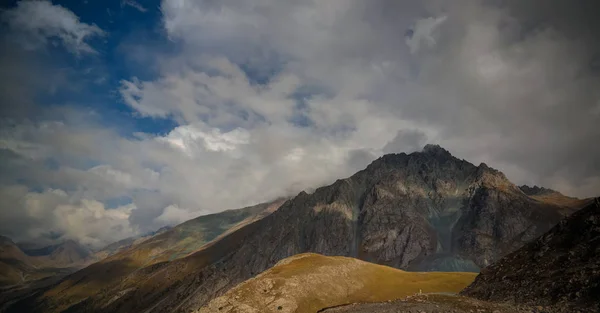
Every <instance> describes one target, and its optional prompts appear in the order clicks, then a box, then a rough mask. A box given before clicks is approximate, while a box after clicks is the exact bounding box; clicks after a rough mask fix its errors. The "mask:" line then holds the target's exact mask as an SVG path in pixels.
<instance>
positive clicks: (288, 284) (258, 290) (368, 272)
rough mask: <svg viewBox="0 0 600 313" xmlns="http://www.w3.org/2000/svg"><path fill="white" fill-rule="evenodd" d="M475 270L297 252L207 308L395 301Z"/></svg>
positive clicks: (469, 276)
mask: <svg viewBox="0 0 600 313" xmlns="http://www.w3.org/2000/svg"><path fill="white" fill-rule="evenodd" d="M475 276H476V274H475V273H458V272H453V273H442V272H427V273H419V272H405V271H401V270H398V269H394V268H391V267H387V266H382V265H377V264H373V263H368V262H364V261H360V260H357V259H353V258H347V257H327V256H322V255H319V254H312V253H306V254H300V255H297V256H294V257H290V258H288V259H284V260H282V261H281V262H279V263H278V264H277V265H275V266H274V267H273V268H271V269H269V270H268V271H266V272H264V273H262V274H260V275H258V276H257V277H255V278H252V279H250V280H248V281H246V282H244V283H242V284H240V285H238V286H236V287H235V288H233V289H231V290H230V291H228V292H227V293H226V294H225V295H223V296H222V297H219V298H217V299H214V300H213V301H211V302H210V303H209V304H208V305H207V306H206V307H204V308H202V309H201V310H200V312H201V313H208V312H229V313H234V312H257V313H258V312H298V313H302V312H316V311H318V310H320V309H323V308H326V307H331V306H335V305H341V304H345V303H355V302H378V301H386V300H393V299H398V298H401V297H405V296H408V295H412V294H415V293H418V292H420V291H422V292H423V293H431V292H452V293H456V292H458V291H460V290H462V289H463V288H464V287H466V286H467V285H468V284H470V283H471V282H472V281H473V280H474V279H475Z"/></svg>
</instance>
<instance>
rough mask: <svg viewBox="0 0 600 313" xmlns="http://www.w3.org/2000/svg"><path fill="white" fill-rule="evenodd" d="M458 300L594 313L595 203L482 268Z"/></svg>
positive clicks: (598, 303)
mask: <svg viewBox="0 0 600 313" xmlns="http://www.w3.org/2000/svg"><path fill="white" fill-rule="evenodd" d="M463 294H465V295H467V296H472V297H476V298H480V299H488V300H501V301H507V300H510V301H515V302H519V303H535V304H541V305H556V306H557V307H564V308H565V310H567V309H566V308H568V307H571V306H573V307H576V308H577V309H581V310H584V311H586V312H600V300H598V295H600V198H597V199H596V201H595V202H594V203H592V204H589V205H588V206H587V207H585V208H583V209H581V210H580V211H578V212H576V213H574V214H573V215H571V216H569V217H568V218H566V219H564V220H562V221H561V222H560V223H559V224H558V225H557V226H555V227H554V228H552V229H551V230H550V231H549V232H547V233H546V234H544V235H543V236H542V237H540V238H539V239H537V240H536V241H534V242H531V243H529V244H528V245H526V246H524V247H522V248H521V249H519V250H517V251H515V252H514V253H511V254H509V255H507V256H506V257H504V258H502V259H501V260H499V261H498V262H497V263H495V264H494V265H491V266H489V267H487V268H486V269H485V270H484V271H482V273H481V274H480V275H479V276H478V277H477V279H476V280H475V282H474V283H473V284H472V285H470V286H469V287H468V288H466V289H465V290H464V291H463ZM573 311H575V309H572V310H571V309H569V312H573Z"/></svg>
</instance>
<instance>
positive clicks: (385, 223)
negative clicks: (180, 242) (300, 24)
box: [15, 146, 566, 312]
mask: <svg viewBox="0 0 600 313" xmlns="http://www.w3.org/2000/svg"><path fill="white" fill-rule="evenodd" d="M565 214H566V213H565V211H564V210H563V208H561V207H560V206H557V205H554V204H552V203H550V202H541V201H538V200H536V199H533V198H531V197H529V196H527V195H526V194H525V193H524V192H523V191H522V190H521V189H519V188H518V187H517V186H516V185H514V184H512V183H511V182H510V181H509V180H508V179H507V178H506V176H505V175H504V174H502V173H501V172H500V171H497V170H495V169H493V168H490V167H488V166H487V165H486V164H483V163H482V164H480V165H479V166H475V165H473V164H471V163H469V162H467V161H465V160H459V159H457V158H455V157H453V156H452V155H451V154H450V153H449V152H448V151H447V150H445V149H443V148H441V147H439V146H437V147H436V146H426V148H425V149H424V150H423V151H421V152H414V153H411V154H405V153H401V154H393V155H385V156H382V157H380V158H378V159H377V160H375V161H373V162H372V163H371V164H369V166H367V167H366V168H365V169H363V170H361V171H359V172H357V173H356V174H354V175H352V176H350V177H348V178H345V179H339V180H337V181H335V182H334V183H333V184H331V185H329V186H323V187H320V188H317V189H316V190H315V191H314V192H313V193H311V194H308V193H306V192H300V193H299V194H298V195H297V196H296V197H294V198H292V199H290V200H287V201H286V202H285V203H283V204H282V205H281V206H280V207H279V208H278V209H277V210H276V211H274V212H272V213H271V214H269V215H267V216H265V217H264V218H261V219H259V220H257V221H254V222H252V223H249V224H247V225H244V226H243V227H240V228H239V229H237V230H235V231H233V232H230V233H228V234H225V235H224V236H223V237H221V238H220V239H218V240H216V241H214V242H211V243H210V244H208V245H206V247H205V248H203V249H201V250H199V251H197V252H195V253H193V254H190V255H187V256H185V257H182V258H179V259H176V260H172V261H169V260H164V261H161V262H158V263H155V264H153V265H149V266H146V267H144V268H142V269H140V270H137V271H136V272H135V274H131V275H128V276H127V278H126V279H121V280H120V281H115V282H111V283H110V284H109V285H106V287H105V288H104V289H103V291H102V292H100V293H95V294H94V295H93V296H89V297H87V298H85V299H82V298H77V297H75V298H74V297H72V296H71V295H75V294H76V293H75V291H76V290H78V288H80V286H82V284H83V283H84V282H86V284H91V283H93V282H94V279H93V276H87V275H88V274H85V275H84V274H83V272H81V271H80V273H75V274H73V275H71V276H70V277H67V278H66V279H65V280H63V281H62V282H61V283H60V284H59V285H56V286H54V287H53V288H51V289H50V290H48V291H46V292H45V294H44V296H41V297H35V296H34V297H33V298H30V299H27V300H26V302H24V301H25V300H24V301H22V302H21V303H20V304H21V305H27V306H26V307H27V308H28V309H30V310H31V311H43V310H48V308H70V311H72V312H84V311H85V312H108V311H111V312H131V311H148V312H152V311H155V312H163V311H170V312H178V311H181V312H183V311H189V310H195V309H198V308H200V307H202V306H203V305H204V304H206V303H207V302H208V301H209V300H211V299H213V298H214V297H216V296H219V295H221V294H223V293H224V292H225V291H226V290H228V289H229V288H231V287H233V286H235V285H237V284H238V283H240V282H241V281H244V280H246V279H248V278H250V277H253V276H254V275H256V274H258V273H261V272H263V271H264V270H266V269H268V268H270V267H272V266H273V265H275V264H276V263H277V262H278V261H279V260H282V259H284V258H286V257H289V256H291V255H295V254H298V253H304V252H314V253H320V254H323V255H339V256H353V257H358V258H359V259H361V260H365V261H368V262H373V263H377V264H382V265H388V266H392V267H395V268H400V269H406V270H421V271H423V270H425V271H427V270H429V271H430V270H438V271H439V270H446V269H447V270H453V271H461V270H470V271H477V270H478V269H479V268H480V267H484V266H486V265H488V264H490V263H491V262H493V261H495V260H497V259H499V258H500V257H502V256H504V255H505V254H507V253H510V252H512V251H514V250H515V249H517V248H519V247H521V246H522V245H524V244H525V243H526V242H528V241H529V240H532V239H534V238H536V237H537V236H539V235H541V234H543V233H544V232H545V231H547V230H548V229H550V228H551V227H552V226H554V225H555V224H556V223H557V222H558V221H559V220H560V219H561V218H562V217H563V216H564V215H565ZM109 259H110V258H109ZM115 261H116V260H115ZM115 264H119V263H115ZM121 266H125V264H123V265H121ZM96 267H97V266H95V265H93V266H92V267H91V269H90V270H89V271H87V272H89V273H90V274H93V270H94V269H96ZM86 277H88V278H86ZM90 279H91V280H90ZM116 295H118V297H117V296H116ZM115 297H116V298H115ZM75 303H77V304H76V305H75ZM15 308H23V307H22V306H21V307H19V306H18V305H17V306H16V307H15Z"/></svg>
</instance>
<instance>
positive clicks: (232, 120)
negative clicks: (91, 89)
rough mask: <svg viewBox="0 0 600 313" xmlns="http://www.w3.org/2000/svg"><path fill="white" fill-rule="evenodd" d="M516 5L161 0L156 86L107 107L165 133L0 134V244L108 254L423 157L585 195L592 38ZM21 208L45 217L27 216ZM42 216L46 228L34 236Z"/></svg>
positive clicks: (584, 22) (133, 85)
mask: <svg viewBox="0 0 600 313" xmlns="http://www.w3.org/2000/svg"><path fill="white" fill-rule="evenodd" d="M527 3H528V4H523V2H522V1H498V2H495V1H486V2H481V1H475V0H472V1H471V0H461V1H457V2H452V4H450V3H447V2H444V1H436V0H429V1H390V0H375V1H359V0H332V1H316V2H315V1H291V0H290V1H269V0H250V1H233V0H231V1H228V0H226V1H181V0H178V1H176V0H163V1H162V4H161V11H162V14H163V16H162V21H161V26H162V27H164V30H165V32H166V35H167V36H168V37H169V39H170V40H171V42H174V43H176V44H177V45H178V47H179V49H177V51H176V53H173V54H169V55H166V56H165V55H161V57H156V58H148V60H154V61H153V64H149V66H152V67H153V68H156V69H157V75H155V76H153V77H152V78H147V77H146V78H141V77H142V76H141V75H140V76H138V77H140V78H137V77H135V76H133V77H125V78H123V79H122V80H121V84H120V87H119V89H118V94H119V96H120V98H121V100H122V101H123V102H124V103H125V104H126V105H127V106H129V107H130V108H131V109H132V110H133V111H134V112H135V114H137V116H142V117H147V118H153V119H171V120H173V121H175V122H176V123H177V125H176V126H175V127H174V128H173V129H171V130H169V131H168V132H166V133H165V134H158V135H157V134H135V135H134V136H127V137H123V136H122V135H121V134H120V133H119V132H118V131H117V130H115V129H107V128H106V127H103V126H102V125H101V124H97V123H92V122H90V121H89V117H88V116H85V115H81V114H79V115H73V116H71V115H67V117H65V118H61V119H60V120H58V121H57V120H52V119H48V120H43V121H36V122H31V121H30V122H20V123H16V124H14V123H13V124H10V125H9V124H7V125H8V126H3V127H2V132H0V148H1V149H2V153H1V154H0V158H1V159H2V160H4V162H2V163H1V164H0V168H1V169H2V170H3V172H6V173H7V174H6V175H3V177H0V184H1V185H0V190H3V191H4V192H5V194H6V195H7V197H8V196H9V195H10V197H12V198H10V199H12V200H11V201H12V203H14V204H13V206H14V207H16V208H18V209H13V210H12V211H11V210H8V209H6V212H5V209H2V212H3V214H5V216H3V219H2V221H3V223H2V224H1V225H0V231H4V230H5V229H11V228H10V227H8V226H7V225H8V224H12V225H21V226H22V227H23V229H27V230H31V232H28V236H30V237H31V236H34V235H35V236H37V235H40V234H42V233H44V231H48V230H49V229H58V230H60V231H61V232H62V233H64V234H65V235H67V234H70V236H80V237H81V238H86V239H85V240H86V242H93V239H94V238H95V239H98V240H103V241H107V240H109V239H111V238H113V237H111V236H112V234H118V235H119V236H125V235H126V234H128V233H135V232H137V231H147V230H152V229H156V228H157V227H160V226H163V225H165V224H174V223H179V222H182V221H184V220H186V219H189V218H192V217H195V216H198V215H200V214H205V213H209V212H218V211H221V210H224V209H229V208H236V207H242V206H245V205H251V204H255V203H257V202H261V201H266V200H270V199H273V198H276V197H278V196H282V195H294V194H295V193H297V192H299V191H300V190H303V189H312V188H315V187H318V186H321V185H324V184H328V183H331V182H333V181H334V180H335V179H337V178H341V177H346V176H349V175H351V174H353V173H354V172H356V171H358V170H360V169H362V168H364V167H365V166H366V165H367V164H368V163H369V162H370V161H371V160H373V159H374V158H376V157H377V156H379V155H381V154H383V153H392V152H411V151H414V150H419V149H420V148H421V147H422V146H423V145H424V144H426V143H439V144H441V145H442V146H444V147H445V148H447V149H448V150H450V151H451V152H452V153H453V154H454V155H456V156H457V157H460V158H465V159H467V160H469V161H471V162H473V163H479V162H486V163H487V164H489V165H491V166H494V167H497V168H499V169H500V170H502V171H504V172H505V173H506V174H507V176H508V177H509V178H510V179H511V180H513V181H514V182H515V183H519V184H521V183H528V184H537V185H544V186H547V187H551V188H555V189H558V190H561V191H564V192H565V193H567V194H571V195H576V196H582V197H584V196H594V195H596V193H597V191H598V190H600V185H599V182H600V179H599V177H600V164H598V160H600V149H598V146H597V145H594V144H593V143H595V141H597V138H600V129H599V128H598V127H596V125H598V124H600V115H599V114H598V103H599V101H600V100H599V99H600V94H599V92H598V89H597V88H596V86H599V85H600V81H599V79H600V78H599V75H600V73H599V72H598V70H597V69H596V68H594V66H593V64H594V60H597V58H598V53H600V50H599V49H598V48H599V46H598V44H597V42H596V41H593V40H592V38H598V36H597V35H598V34H597V30H598V29H600V27H596V26H597V23H598V22H597V19H595V18H592V16H591V15H590V13H589V12H593V10H592V9H591V8H590V7H587V6H586V5H588V2H586V1H584V3H586V4H585V5H583V4H582V5H576V4H570V5H565V4H560V3H559V1H550V2H546V1H531V3H533V4H531V6H530V4H529V3H530V2H527ZM590 3H591V2H590ZM540 7H544V8H547V9H545V10H538V8H540ZM561 12H563V13H564V14H561ZM146 53H148V54H151V53H152V51H146ZM48 164H54V166H48ZM16 181H19V182H23V183H22V184H15V182H16ZM33 189H37V191H36V190H33ZM39 190H54V191H56V190H61V191H62V192H64V195H57V194H55V193H52V192H51V191H44V192H42V193H40V192H38V191H39ZM31 193H33V195H35V196H36V197H41V198H40V201H39V203H40V206H35V205H33V204H31V203H30V204H29V206H27V205H26V204H25V202H23V200H22V199H25V198H26V195H28V194H30V195H29V197H31V196H32V195H31ZM41 194H43V197H42V196H41ZM123 197H125V198H127V199H130V201H131V203H130V204H119V205H108V204H109V203H112V202H114V200H115V199H121V198H123ZM7 199H8V198H7ZM61 199H63V200H61ZM64 199H68V201H67V200H64ZM32 203H33V202H32ZM41 203H49V204H48V205H47V207H48V208H49V209H46V206H45V205H41ZM112 210H116V211H115V212H114V213H113V212H112ZM44 212H59V213H56V214H58V215H53V217H52V219H51V220H53V221H55V222H53V223H49V224H47V225H46V226H44V224H40V223H38V222H39V220H38V219H37V218H35V216H41V215H43V214H47V213H44ZM92 216H93V217H94V218H92ZM96 216H98V218H96ZM125 217H126V218H125ZM69 218H71V219H73V220H74V221H82V222H81V223H82V224H84V225H87V224H94V225H96V224H97V225H109V226H107V227H108V228H105V229H110V227H114V228H115V229H121V230H120V231H115V232H113V233H111V234H109V233H103V232H101V231H100V229H99V228H94V227H92V226H90V227H89V228H88V229H89V230H90V232H87V233H86V232H83V230H81V229H80V228H78V227H76V226H72V223H70V222H68V220H69ZM60 219H65V221H63V222H60V223H59V222H58V220H60ZM125 220H127V222H125ZM71 228H72V229H73V230H72V231H70V230H69V229H71ZM76 234H78V235H76Z"/></svg>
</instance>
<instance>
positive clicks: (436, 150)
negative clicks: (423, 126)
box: [421, 144, 452, 157]
mask: <svg viewBox="0 0 600 313" xmlns="http://www.w3.org/2000/svg"><path fill="white" fill-rule="evenodd" d="M421 152H422V153H427V154H431V155H435V156H447V157H451V156H452V154H451V153H450V152H449V151H448V150H446V149H444V148H442V147H441V146H440V145H435V144H427V145H425V147H423V150H422V151H421Z"/></svg>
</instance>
